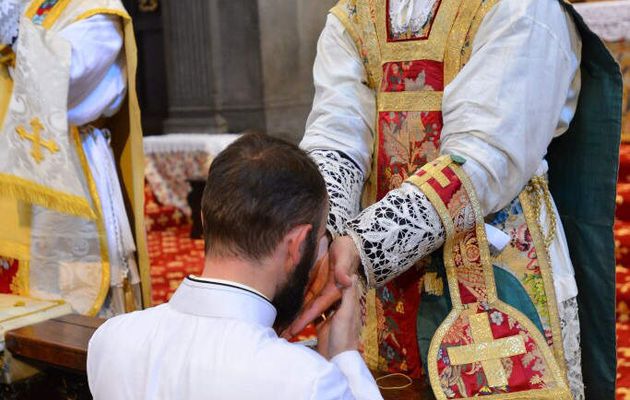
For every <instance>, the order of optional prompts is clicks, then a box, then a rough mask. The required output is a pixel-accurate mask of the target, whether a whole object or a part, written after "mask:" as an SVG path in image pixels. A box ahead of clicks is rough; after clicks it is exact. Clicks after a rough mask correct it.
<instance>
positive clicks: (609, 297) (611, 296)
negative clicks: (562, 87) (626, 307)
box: [547, 3, 622, 400]
mask: <svg viewBox="0 0 630 400" xmlns="http://www.w3.org/2000/svg"><path fill="white" fill-rule="evenodd" d="M562 4H564V6H565V7H566V9H567V10H568V11H569V12H570V13H571V15H573V17H574V20H575V23H576V25H577V27H578V29H579V31H580V34H581V36H582V46H583V47H582V89H581V92H580V99H579V103H578V109H577V112H576V115H575V117H574V119H573V122H572V124H571V127H570V128H569V131H568V132H567V133H566V134H564V135H563V136H561V137H560V138H558V139H556V140H554V141H553V142H552V145H551V146H550V148H549V154H548V155H547V160H548V162H549V183H550V189H551V192H552V194H553V196H554V199H555V201H556V204H557V206H558V210H559V212H560V217H561V219H562V223H563V226H564V230H565V233H566V235H567V241H568V243H569V252H570V254H571V259H572V261H573V266H574V267H575V276H576V280H577V283H578V290H579V295H578V305H579V308H580V325H581V331H582V335H581V339H582V369H583V373H584V383H585V386H586V398H587V399H598V400H607V399H614V398H615V378H616V351H615V248H614V237H613V223H614V213H615V196H616V184H617V171H618V164H619V144H620V137H621V96H622V78H621V73H620V71H619V67H618V65H617V63H616V62H615V60H614V59H613V57H612V56H611V55H610V53H609V52H608V50H607V49H606V48H605V46H604V44H603V43H602V42H601V40H600V39H599V38H598V37H597V36H596V35H595V34H594V33H593V32H591V31H590V30H589V28H588V27H587V26H586V24H585V23H584V21H583V20H582V18H581V17H580V16H579V14H577V12H576V11H575V10H574V9H573V7H572V6H570V5H569V4H566V3H562Z"/></svg>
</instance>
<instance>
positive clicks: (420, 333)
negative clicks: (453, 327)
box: [416, 265, 544, 371]
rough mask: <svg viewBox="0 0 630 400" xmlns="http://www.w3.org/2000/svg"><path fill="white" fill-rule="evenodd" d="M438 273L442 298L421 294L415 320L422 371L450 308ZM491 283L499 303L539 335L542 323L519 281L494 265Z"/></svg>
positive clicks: (449, 299)
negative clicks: (524, 319)
mask: <svg viewBox="0 0 630 400" xmlns="http://www.w3.org/2000/svg"><path fill="white" fill-rule="evenodd" d="M439 274H440V277H441V278H442V280H443V281H444V295H442V296H433V295H430V294H426V293H424V294H423V295H422V301H421V302H420V307H419V309H418V317H417V320H416V333H417V338H418V347H419V351H420V359H421V360H422V364H423V366H424V370H425V371H428V369H427V361H428V354H429V347H430V346H431V339H432V338H433V335H435V331H436V330H437V328H438V327H439V326H440V324H441V323H442V322H444V320H445V319H446V317H447V316H448V314H449V312H450V311H451V308H452V304H451V298H450V295H449V291H448V284H447V283H446V279H445V278H444V276H445V272H444V269H442V271H440V272H439ZM494 280H495V282H496V285H497V296H498V297H499V300H501V301H503V302H504V303H507V304H509V305H511V306H512V307H514V308H516V309H517V310H519V311H520V312H522V313H523V314H525V316H526V317H527V318H529V320H530V321H532V322H533V323H534V325H536V327H537V328H538V330H539V331H540V333H541V334H544V331H543V327H542V322H541V321H540V317H539V316H538V312H537V311H536V307H535V306H534V303H533V302H532V300H531V298H530V297H529V295H528V294H527V291H526V290H525V288H524V287H523V285H522V284H521V282H520V281H519V280H518V279H517V278H516V277H515V276H514V275H512V273H510V272H508V271H506V270H504V269H503V268H501V267H497V266H496V265H495V266H494Z"/></svg>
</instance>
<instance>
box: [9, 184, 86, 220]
mask: <svg viewBox="0 0 630 400" xmlns="http://www.w3.org/2000/svg"><path fill="white" fill-rule="evenodd" d="M0 195H1V196H5V197H9V198H12V199H16V200H21V201H23V202H25V203H28V204H35V205H38V206H41V207H44V208H49V209H51V210H54V211H58V212H60V213H63V214H68V215H73V216H75V217H79V218H86V219H90V220H93V219H95V218H96V214H95V213H94V210H92V207H90V204H89V203H88V201H87V199H84V198H82V197H80V196H75V195H70V194H67V193H62V192H59V191H57V190H53V189H50V188H49V187H46V186H44V185H40V184H38V183H35V182H32V181H29V180H26V179H24V178H19V177H17V176H13V175H7V174H0Z"/></svg>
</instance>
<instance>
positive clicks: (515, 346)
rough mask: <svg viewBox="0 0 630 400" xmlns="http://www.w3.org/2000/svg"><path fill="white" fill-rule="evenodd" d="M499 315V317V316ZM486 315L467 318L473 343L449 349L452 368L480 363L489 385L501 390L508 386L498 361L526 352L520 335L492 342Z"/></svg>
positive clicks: (503, 370)
mask: <svg viewBox="0 0 630 400" xmlns="http://www.w3.org/2000/svg"><path fill="white" fill-rule="evenodd" d="M498 315H501V314H498ZM488 318H489V315H488V314H486V313H481V314H474V315H471V316H470V317H469V319H470V329H471V334H472V338H473V340H474V341H475V343H474V344H470V345H467V346H460V347H449V348H448V357H449V359H450V360H451V365H464V364H473V363H475V362H480V363H481V367H482V368H483V372H484V373H485V374H486V379H487V380H488V386H490V387H500V386H506V385H507V384H508V378H507V376H506V374H505V369H504V368H503V365H502V364H501V359H502V358H506V357H512V356H517V355H519V354H524V353H525V341H524V340H523V337H522V336H520V335H517V336H510V337H506V338H502V339H497V340H495V339H494V337H493V336H492V329H491V328H490V321H489V319H488Z"/></svg>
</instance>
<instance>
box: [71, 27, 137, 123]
mask: <svg viewBox="0 0 630 400" xmlns="http://www.w3.org/2000/svg"><path fill="white" fill-rule="evenodd" d="M59 34H60V35H61V36H62V37H63V38H64V39H66V40H67V41H68V42H70V44H71V45H72V60H71V64H70V90H69V93H68V122H69V123H70V124H72V125H77V126H81V125H85V124H87V123H90V122H92V121H94V120H96V119H98V118H100V117H101V116H105V117H109V116H112V115H114V114H115V113H116V112H117V111H118V110H119V109H120V106H121V105H122V102H123V101H124V99H125V96H126V94H127V74H126V69H125V57H124V52H122V51H121V49H122V46H123V38H124V36H123V32H122V27H121V20H120V17H118V16H111V15H104V14H100V15H95V16H93V17H90V18H87V19H84V20H81V21H78V22H75V23H73V24H71V25H69V26H67V27H66V28H64V29H62V30H61V31H60V32H59ZM114 134H115V132H114Z"/></svg>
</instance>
